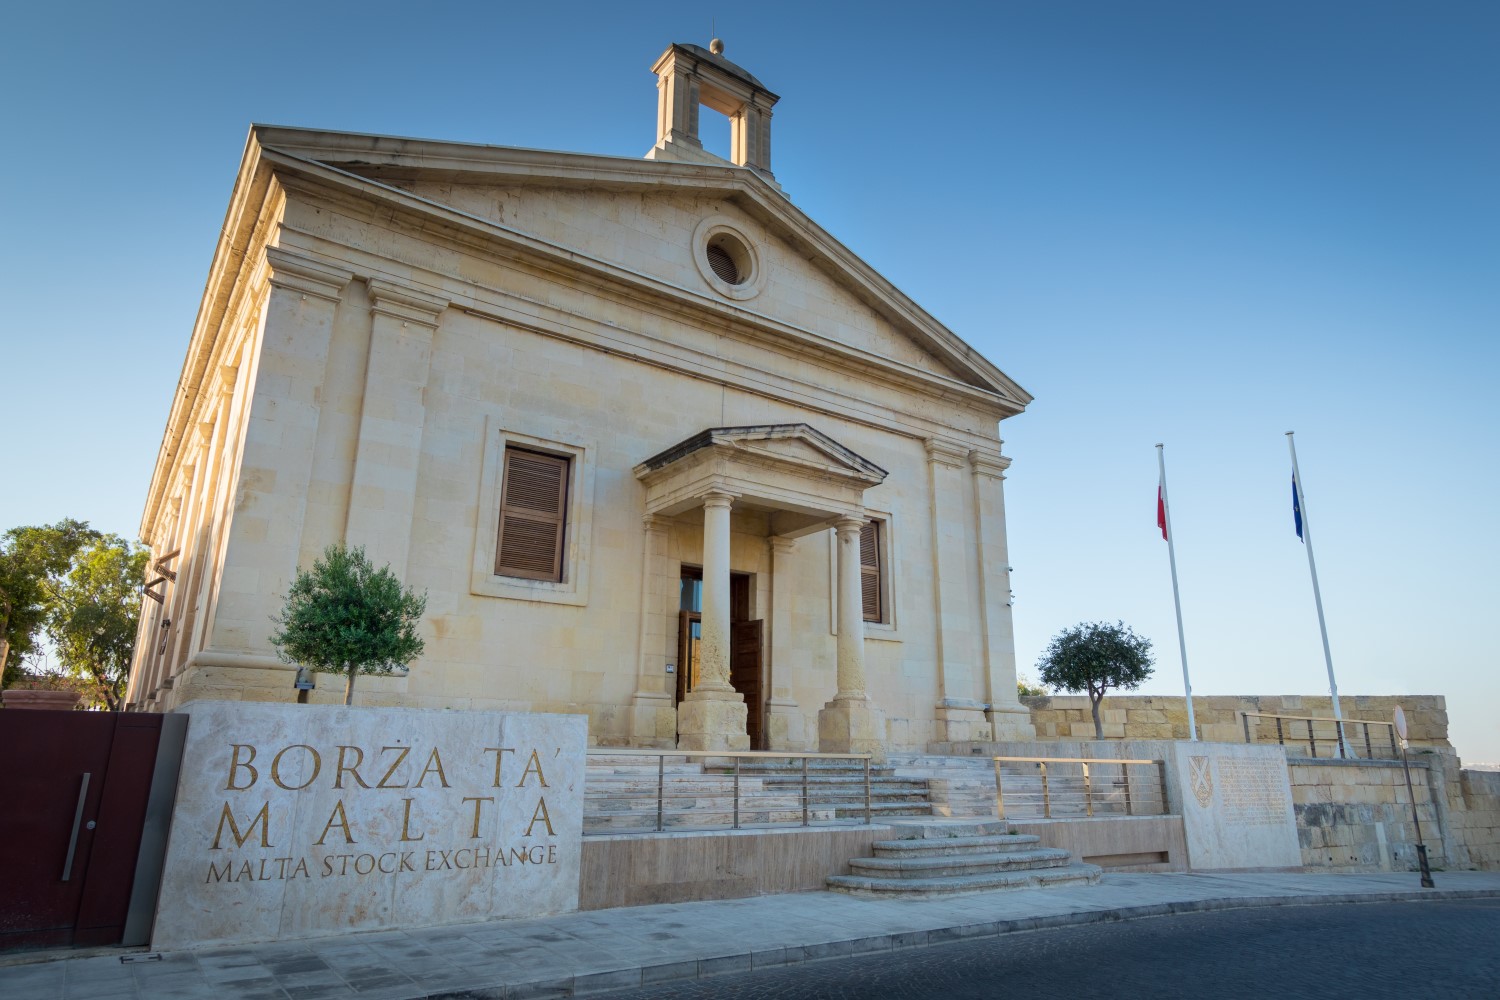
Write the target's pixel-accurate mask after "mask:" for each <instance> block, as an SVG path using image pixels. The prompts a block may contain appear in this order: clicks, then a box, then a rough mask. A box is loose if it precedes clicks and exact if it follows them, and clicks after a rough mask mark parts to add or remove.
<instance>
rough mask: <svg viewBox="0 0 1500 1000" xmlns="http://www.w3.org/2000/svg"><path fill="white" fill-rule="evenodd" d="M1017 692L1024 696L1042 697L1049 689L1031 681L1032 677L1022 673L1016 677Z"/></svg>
mask: <svg viewBox="0 0 1500 1000" xmlns="http://www.w3.org/2000/svg"><path fill="white" fill-rule="evenodd" d="M1016 694H1017V695H1019V696H1020V697H1022V698H1028V697H1029V698H1041V697H1043V696H1045V695H1046V694H1047V689H1046V688H1044V687H1042V686H1041V685H1040V684H1033V683H1031V678H1030V677H1027V676H1026V675H1025V674H1022V675H1020V676H1018V677H1017V678H1016Z"/></svg>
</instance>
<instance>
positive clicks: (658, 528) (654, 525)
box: [641, 514, 672, 533]
mask: <svg viewBox="0 0 1500 1000" xmlns="http://www.w3.org/2000/svg"><path fill="white" fill-rule="evenodd" d="M671 520H672V519H671V518H669V517H662V516H661V515H660V514H646V515H644V516H642V518H641V530H642V531H647V532H653V533H655V532H665V531H666V530H667V524H668V522H670V521H671Z"/></svg>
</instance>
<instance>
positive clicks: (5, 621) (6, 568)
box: [0, 518, 101, 685]
mask: <svg viewBox="0 0 1500 1000" xmlns="http://www.w3.org/2000/svg"><path fill="white" fill-rule="evenodd" d="M100 537H101V536H100V534H99V532H97V531H95V530H94V529H92V528H90V527H89V526H88V522H86V521H75V520H73V519H72V518H64V519H63V520H61V521H58V522H57V523H56V524H48V525H41V526H29V527H20V528H11V529H10V530H9V531H7V532H5V534H4V535H0V643H4V644H7V645H6V650H7V651H6V654H5V662H4V683H5V684H6V685H9V684H11V683H12V682H14V681H16V680H17V678H18V677H19V676H20V674H21V673H22V670H21V661H22V660H24V659H25V658H26V657H28V656H30V655H32V654H33V653H35V652H37V650H38V648H39V647H40V642H41V638H42V635H43V629H44V626H45V625H46V622H47V617H48V611H49V607H50V603H51V601H52V597H53V594H54V592H55V590H56V588H57V586H58V585H59V583H60V581H61V579H62V577H63V576H64V575H65V574H66V573H67V572H68V570H69V568H70V567H71V566H72V564H73V556H74V555H75V554H76V553H77V552H78V550H79V549H81V548H83V547H84V546H85V545H87V544H89V543H91V542H94V541H97V540H98V539H99V538H100Z"/></svg>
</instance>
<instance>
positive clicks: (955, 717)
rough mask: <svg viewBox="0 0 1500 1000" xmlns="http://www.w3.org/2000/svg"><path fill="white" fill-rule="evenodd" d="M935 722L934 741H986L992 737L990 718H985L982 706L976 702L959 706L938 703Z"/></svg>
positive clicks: (950, 703) (951, 703) (949, 703)
mask: <svg viewBox="0 0 1500 1000" xmlns="http://www.w3.org/2000/svg"><path fill="white" fill-rule="evenodd" d="M935 723H936V724H935V725H934V726H933V741H934V742H936V743H971V742H986V743H987V742H989V741H990V739H992V738H993V730H992V729H991V727H990V720H989V719H987V718H985V715H984V706H983V705H982V704H980V703H978V702H975V703H973V704H972V705H970V704H965V705H961V706H960V705H957V704H954V703H953V702H948V703H947V704H940V705H938V707H937V712H936V716H935Z"/></svg>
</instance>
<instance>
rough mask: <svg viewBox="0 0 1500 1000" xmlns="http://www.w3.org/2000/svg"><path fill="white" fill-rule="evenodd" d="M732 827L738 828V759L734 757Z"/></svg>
mask: <svg viewBox="0 0 1500 1000" xmlns="http://www.w3.org/2000/svg"><path fill="white" fill-rule="evenodd" d="M734 828H735V829H736V830H738V829H739V828H740V759H739V757H738V756H736V757H735V758H734Z"/></svg>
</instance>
